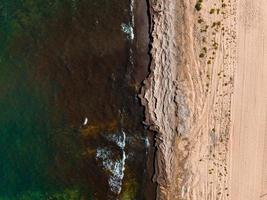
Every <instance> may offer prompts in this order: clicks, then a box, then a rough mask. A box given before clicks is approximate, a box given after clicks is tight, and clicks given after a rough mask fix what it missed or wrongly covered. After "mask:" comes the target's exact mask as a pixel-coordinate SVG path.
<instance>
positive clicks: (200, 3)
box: [195, 0, 203, 11]
mask: <svg viewBox="0 0 267 200" xmlns="http://www.w3.org/2000/svg"><path fill="white" fill-rule="evenodd" d="M202 2H203V0H198V1H197V3H196V5H195V9H196V10H197V11H200V10H201V8H202Z"/></svg>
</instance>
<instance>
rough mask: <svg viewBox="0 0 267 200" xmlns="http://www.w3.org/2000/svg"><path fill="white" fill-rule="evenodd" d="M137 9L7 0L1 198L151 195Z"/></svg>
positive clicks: (1, 4) (0, 57)
mask: <svg viewBox="0 0 267 200" xmlns="http://www.w3.org/2000/svg"><path fill="white" fill-rule="evenodd" d="M131 14H132V13H131V7H130V1H128V0H46V1H44V0H0V200H46V199H47V200H48V199H55V200H57V199H58V200H65V199H66V200H79V199H84V200H85V199H86V200H87V199H101V200H102V199H103V200H104V199H117V198H120V199H144V191H145V190H144V186H145V185H146V184H147V183H146V181H147V179H146V178H145V177H146V172H145V169H146V162H145V161H146V146H145V136H146V130H145V129H144V127H143V126H142V124H141V121H142V119H143V115H142V112H143V109H142V107H141V106H140V105H139V102H138V99H137V98H136V95H137V93H138V89H139V87H140V80H142V79H143V78H144V77H145V75H146V74H145V73H146V70H144V69H141V70H138V69H136V67H139V68H140V67H142V66H141V65H142V64H140V63H142V62H140V61H139V66H134V63H133V60H132V59H133V58H134V55H133V54H132V53H131V52H132V51H137V50H138V47H137V46H138V45H137V44H136V42H135V40H136V38H138V35H137V36H135V39H134V40H131V39H130V38H129V37H130V35H129V34H127V31H126V33H125V32H123V31H122V27H123V26H122V24H124V25H126V27H128V26H130V24H131V23H132V16H131ZM128 28H129V27H128ZM139 42H140V41H139ZM145 50H146V49H145ZM142 51H144V49H141V50H140V52H141V53H140V52H139V54H142ZM139 56H140V55H139ZM144 57H146V56H143V58H144ZM145 59H148V58H147V57H146V58H145ZM145 64H147V63H146V62H145ZM143 67H144V66H143ZM145 67H146V66H145ZM135 74H138V77H136V76H135ZM124 134H125V138H123V136H124ZM121 143H123V145H122V144H121ZM102 150H107V151H106V152H111V154H110V155H108V157H103V155H100V156H98V157H97V155H98V153H99V152H103V151H102ZM116 161H118V162H120V163H121V164H123V166H122V165H119V169H120V174H122V173H123V176H116V175H114V174H113V171H114V169H115V167H114V166H112V167H111V168H112V169H109V168H108V167H105V164H106V163H105V162H108V163H109V164H110V163H116ZM112 170H113V171H112ZM111 177H113V179H121V180H119V181H118V180H117V181H115V182H116V183H117V184H118V185H119V186H116V187H119V188H120V189H118V188H116V187H115V189H112V184H111V183H110V181H111V180H113V179H112V178H111Z"/></svg>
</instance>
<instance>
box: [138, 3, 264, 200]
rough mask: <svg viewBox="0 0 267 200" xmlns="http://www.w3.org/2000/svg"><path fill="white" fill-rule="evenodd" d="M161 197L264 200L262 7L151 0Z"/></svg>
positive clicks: (151, 90) (147, 92)
mask: <svg viewBox="0 0 267 200" xmlns="http://www.w3.org/2000/svg"><path fill="white" fill-rule="evenodd" d="M149 7H150V15H151V38H152V49H151V58H152V61H151V66H150V70H151V73H150V75H149V76H148V77H147V79H146V80H145V81H144V87H143V88H142V91H141V94H140V97H141V100H142V104H143V105H144V106H145V108H146V121H145V123H146V124H147V125H149V126H150V128H151V129H152V130H154V131H155V132H157V137H156V147H157V152H156V158H155V167H156V172H155V175H154V180H155V181H156V182H157V184H158V188H157V199H159V200H165V199H167V200H174V199H178V200H204V199H205V200H224V199H232V200H257V199H267V154H266V153H267V137H265V135H266V134H267V131H266V119H267V118H266V117H267V116H266V111H267V98H266V97H267V66H265V65H266V63H267V51H266V49H265V44H266V42H267V36H266V34H267V1H264V0H240V1H235V0H204V1H202V0H150V1H149Z"/></svg>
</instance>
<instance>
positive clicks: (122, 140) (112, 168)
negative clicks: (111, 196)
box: [96, 131, 126, 194]
mask: <svg viewBox="0 0 267 200" xmlns="http://www.w3.org/2000/svg"><path fill="white" fill-rule="evenodd" d="M107 138H108V139H110V141H113V142H115V143H116V144H117V145H118V147H119V148H120V151H121V153H122V156H121V158H120V159H116V160H114V159H112V158H113V152H112V151H111V149H110V148H108V147H104V148H97V151H96V159H97V160H100V161H101V162H102V165H103V167H104V169H105V170H107V171H108V172H110V174H111V175H110V177H109V180H108V183H109V186H110V189H111V191H112V192H114V193H116V194H119V193H120V192H121V187H122V181H123V177H124V170H125V162H126V153H125V146H126V134H125V132H124V131H122V132H121V133H120V134H113V135H112V136H109V137H107Z"/></svg>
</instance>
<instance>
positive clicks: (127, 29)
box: [121, 23, 134, 40]
mask: <svg viewBox="0 0 267 200" xmlns="http://www.w3.org/2000/svg"><path fill="white" fill-rule="evenodd" d="M121 30H122V31H123V32H124V33H126V34H127V38H128V39H130V40H133V39H134V29H133V27H132V26H131V25H130V24H125V23H122V24H121Z"/></svg>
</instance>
